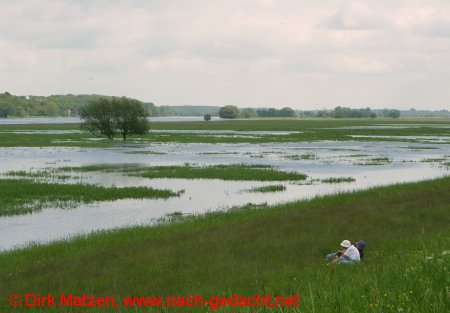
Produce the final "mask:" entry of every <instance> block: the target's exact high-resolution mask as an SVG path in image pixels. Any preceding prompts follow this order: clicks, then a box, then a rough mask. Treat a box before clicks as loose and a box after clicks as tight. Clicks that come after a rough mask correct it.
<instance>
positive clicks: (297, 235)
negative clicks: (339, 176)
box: [0, 177, 450, 312]
mask: <svg viewBox="0 0 450 313" xmlns="http://www.w3.org/2000/svg"><path fill="white" fill-rule="evenodd" d="M449 190H450V178H449V177H447V178H442V179H437V180H434V181H427V182H420V183H411V184H403V185H395V186H389V187H381V188H376V189H370V190H367V191H361V192H354V193H347V194H341V195H335V196H327V197H322V198H316V199H314V200H311V201H302V202H295V203H289V204H284V205H278V206H275V207H270V208H266V207H264V209H263V210H261V209H260V208H255V207H245V208H240V209H236V210H231V211H229V212H216V213H210V214H207V215H205V216H201V217H188V218H183V219H182V220H181V222H175V223H169V224H162V225H160V226H157V227H135V228H130V229H123V230H117V231H111V232H105V233H99V234H94V235H90V236H87V237H86V238H77V239H74V240H73V241H71V242H61V243H54V244H50V245H46V246H33V247H29V248H27V249H24V250H17V251H12V252H8V253H3V254H0V282H1V284H0V294H1V295H9V294H11V293H18V294H21V295H23V294H25V293H40V294H46V293H52V294H59V293H61V292H64V293H68V292H71V293H74V294H79V295H82V294H92V295H114V296H116V297H118V299H119V298H120V297H121V296H126V295H166V296H167V295H182V296H188V295H194V294H200V295H202V296H204V297H208V296H222V295H225V296H232V295H234V294H236V293H238V294H240V295H246V296H249V295H253V294H258V293H259V294H263V295H265V294H268V293H270V294H272V295H292V294H299V295H300V298H301V300H300V306H299V307H298V308H296V310H294V309H286V308H285V309H284V311H283V312H448V310H449V309H450V299H449V286H450V281H449V277H450V270H449V267H448V264H449V261H450V231H449V228H448V225H449V224H450V214H449V211H450V207H449V203H450V193H449ZM343 239H350V240H357V239H364V240H366V242H367V248H366V256H365V261H364V263H363V264H361V265H359V266H337V267H333V266H327V265H326V264H325V263H324V261H323V256H324V255H325V254H326V253H328V252H330V251H334V250H336V248H337V245H338V243H339V242H340V241H341V240H343ZM0 310H1V311H4V312H9V311H10V308H9V307H8V305H7V302H6V298H4V299H3V298H2V299H1V301H0ZM22 311H32V310H30V309H26V308H23V307H18V308H15V309H14V312H22ZM47 311H55V310H51V309H50V310H46V312H47ZM58 311H64V310H61V309H59V310H58ZM97 311H107V310H103V309H101V308H100V309H99V310H97ZM120 311H127V310H126V309H125V308H122V307H121V308H120ZM132 311H136V310H135V309H133V310H132ZM138 311H142V312H144V311H146V312H148V311H149V309H141V310H138ZM153 311H155V312H158V310H153ZM205 311H207V310H205V308H201V309H199V308H197V309H194V308H179V309H175V308H170V309H166V310H159V312H205ZM218 312H271V310H269V309H267V308H266V309H261V308H250V309H248V308H247V309H245V310H243V309H239V310H238V309H236V308H229V307H228V308H224V309H222V308H220V309H219V310H218ZM272 312H280V310H279V309H277V310H275V309H273V310H272Z"/></svg>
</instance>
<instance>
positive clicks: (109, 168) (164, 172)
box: [61, 164, 307, 181]
mask: <svg viewBox="0 0 450 313" xmlns="http://www.w3.org/2000/svg"><path fill="white" fill-rule="evenodd" d="M61 170H62V171H74V172H94V171H103V172H123V173H126V174H127V175H130V176H137V177H145V178H186V179H198V178H204V179H222V180H256V181H287V180H305V179H306V178H307V175H305V174H301V173H296V172H283V171H279V170H277V169H275V168H274V167H272V166H270V165H249V164H231V165H209V166H194V165H184V166H148V167H139V166H135V165H127V166H114V165H108V164H105V165H88V166H81V167H63V168H61Z"/></svg>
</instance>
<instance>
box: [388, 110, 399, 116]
mask: <svg viewBox="0 0 450 313" xmlns="http://www.w3.org/2000/svg"><path fill="white" fill-rule="evenodd" d="M387 116H388V117H391V118H399V117H400V111H399V110H390V111H389V113H388V115H387Z"/></svg>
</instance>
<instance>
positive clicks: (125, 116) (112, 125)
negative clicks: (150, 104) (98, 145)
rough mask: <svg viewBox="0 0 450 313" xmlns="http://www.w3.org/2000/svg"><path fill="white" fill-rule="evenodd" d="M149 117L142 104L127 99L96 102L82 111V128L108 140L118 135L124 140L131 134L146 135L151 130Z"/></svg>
mask: <svg viewBox="0 0 450 313" xmlns="http://www.w3.org/2000/svg"><path fill="white" fill-rule="evenodd" d="M148 116H149V113H148V111H147V110H146V109H145V108H144V107H143V106H142V103H141V102H139V101H137V100H132V99H127V98H125V97H123V98H112V99H105V98H102V99H99V100H94V101H92V102H90V103H89V104H87V105H86V106H85V107H83V108H81V110H80V118H81V121H82V124H81V127H82V128H84V129H86V130H88V131H90V132H91V133H93V134H101V135H105V136H106V137H108V139H113V138H114V136H115V135H116V134H118V133H120V134H121V135H122V137H123V139H124V140H126V139H127V136H128V135H131V134H144V133H145V132H147V131H148V129H149V122H148V119H147V118H148Z"/></svg>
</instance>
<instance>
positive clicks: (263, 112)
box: [256, 107, 297, 117]
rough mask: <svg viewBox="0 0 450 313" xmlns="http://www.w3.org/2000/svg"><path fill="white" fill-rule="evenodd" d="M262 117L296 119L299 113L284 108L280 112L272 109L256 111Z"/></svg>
mask: <svg viewBox="0 0 450 313" xmlns="http://www.w3.org/2000/svg"><path fill="white" fill-rule="evenodd" d="M256 112H257V113H258V115H259V116H260V117H296V116H297V112H295V111H294V110H293V109H291V108H289V107H285V108H282V109H280V110H277V109H274V108H271V109H267V110H266V109H263V110H257V111H256Z"/></svg>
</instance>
